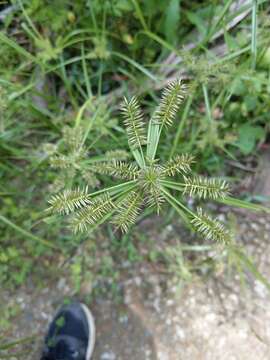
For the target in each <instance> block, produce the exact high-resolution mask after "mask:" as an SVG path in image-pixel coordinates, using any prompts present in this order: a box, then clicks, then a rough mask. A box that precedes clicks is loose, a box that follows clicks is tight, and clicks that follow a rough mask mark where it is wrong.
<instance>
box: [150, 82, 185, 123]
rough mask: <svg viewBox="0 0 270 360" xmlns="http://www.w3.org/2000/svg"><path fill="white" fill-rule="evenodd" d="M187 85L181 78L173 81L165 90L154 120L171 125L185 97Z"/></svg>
mask: <svg viewBox="0 0 270 360" xmlns="http://www.w3.org/2000/svg"><path fill="white" fill-rule="evenodd" d="M184 94H185V86H184V85H183V83H182V82H181V80H180V79H177V80H175V81H172V82H171V83H170V84H169V85H168V86H167V87H166V88H165V90H164V91H163V93H162V97H161V102H160V105H159V106H158V108H157V110H156V111H155V113H154V118H153V120H154V122H156V123H157V124H161V125H166V126H171V125H172V124H173V120H174V119H175V116H176V114H177V111H178V110H179V107H180V105H181V103H182V101H183V99H184Z"/></svg>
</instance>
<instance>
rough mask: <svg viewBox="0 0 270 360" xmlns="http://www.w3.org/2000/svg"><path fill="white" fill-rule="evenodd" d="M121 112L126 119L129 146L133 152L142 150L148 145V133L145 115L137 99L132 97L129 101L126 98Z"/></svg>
mask: <svg viewBox="0 0 270 360" xmlns="http://www.w3.org/2000/svg"><path fill="white" fill-rule="evenodd" d="M121 110H122V114H123V117H124V124H125V127H126V132H127V137H128V143H129V146H130V148H131V149H132V150H135V149H137V148H140V147H141V146H142V145H144V144H146V132H145V126H144V122H143V113H142V111H141V109H140V106H139V104H138V101H137V98H136V97H132V98H131V100H129V101H128V100H127V99H126V98H124V103H123V105H122V108H121Z"/></svg>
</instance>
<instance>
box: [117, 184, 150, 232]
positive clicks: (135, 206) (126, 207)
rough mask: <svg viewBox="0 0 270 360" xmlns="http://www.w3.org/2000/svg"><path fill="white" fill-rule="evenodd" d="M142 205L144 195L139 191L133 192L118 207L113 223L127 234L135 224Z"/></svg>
mask: <svg viewBox="0 0 270 360" xmlns="http://www.w3.org/2000/svg"><path fill="white" fill-rule="evenodd" d="M142 205H143V198H142V194H141V193H140V192H139V191H138V192H136V191H131V192H130V193H129V194H128V195H127V196H126V197H125V198H124V200H123V201H122V202H121V203H120V204H119V205H118V206H117V209H116V214H115V216H114V217H113V220H112V223H113V224H114V225H116V226H117V227H119V228H120V229H121V230H122V231H123V232H127V231H128V229H129V228H130V226H131V225H133V224H135V222H136V220H137V217H138V215H139V213H140V210H141V208H142Z"/></svg>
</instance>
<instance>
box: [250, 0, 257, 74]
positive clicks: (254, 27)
mask: <svg viewBox="0 0 270 360" xmlns="http://www.w3.org/2000/svg"><path fill="white" fill-rule="evenodd" d="M257 7H258V4H257V0H253V2H252V36H251V56H252V63H251V67H252V69H253V70H255V68H256V59H257Z"/></svg>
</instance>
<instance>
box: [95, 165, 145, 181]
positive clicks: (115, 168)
mask: <svg viewBox="0 0 270 360" xmlns="http://www.w3.org/2000/svg"><path fill="white" fill-rule="evenodd" d="M91 170H92V171H94V172H96V173H98V174H102V175H110V176H113V177H115V178H118V179H126V180H134V179H136V178H137V177H138V175H139V168H138V166H137V165H135V164H134V163H127V162H123V161H112V162H102V163H97V164H95V165H93V166H92V168H91Z"/></svg>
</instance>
